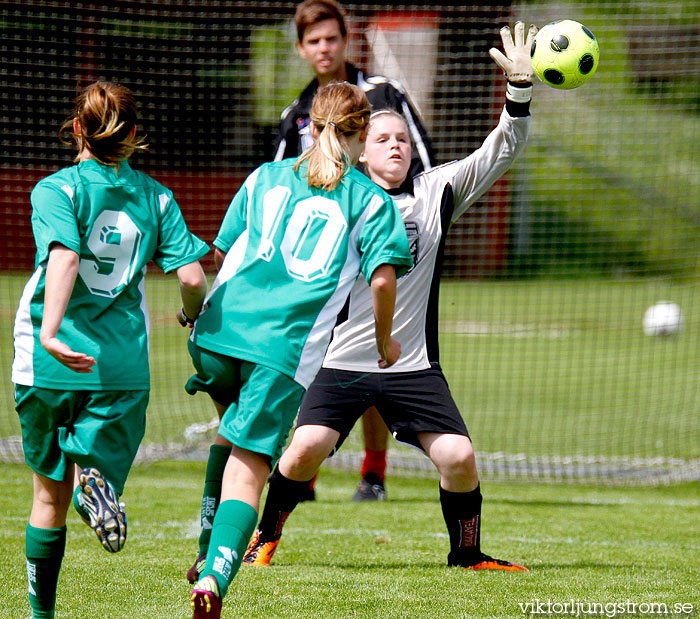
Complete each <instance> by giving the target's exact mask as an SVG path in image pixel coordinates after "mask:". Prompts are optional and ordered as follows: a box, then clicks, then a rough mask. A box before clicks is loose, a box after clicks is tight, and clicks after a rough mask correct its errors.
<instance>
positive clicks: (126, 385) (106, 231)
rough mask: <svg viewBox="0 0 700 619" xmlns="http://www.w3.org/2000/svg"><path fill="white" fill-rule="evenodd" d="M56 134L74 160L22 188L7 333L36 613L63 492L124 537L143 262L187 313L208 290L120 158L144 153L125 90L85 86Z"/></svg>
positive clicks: (176, 219) (62, 523)
mask: <svg viewBox="0 0 700 619" xmlns="http://www.w3.org/2000/svg"><path fill="white" fill-rule="evenodd" d="M66 130H68V131H71V136H72V139H73V140H74V142H75V144H76V145H77V147H78V156H77V158H76V163H77V165H75V166H71V167H68V168H64V169H62V170H59V171H58V172H56V173H55V174H52V175H51V176H49V177H47V178H44V179H43V180H41V181H40V182H39V183H38V184H37V186H36V187H35V188H34V190H33V191H32V196H31V202H32V230H33V232H34V237H35V241H36V247H37V255H36V270H35V272H34V274H33V276H32V277H31V279H30V280H29V282H28V283H27V285H26V286H25V289H24V293H23V295H22V298H21V300H20V303H19V308H18V310H17V316H16V319H15V330H14V335H15V359H14V362H13V367H12V380H13V382H14V383H15V399H16V409H17V412H18V414H19V419H20V424H21V426H22V439H23V447H24V455H25V460H26V462H27V464H28V465H29V466H30V467H31V469H32V470H33V473H34V475H33V477H34V498H33V503H32V510H31V514H30V516H29V523H28V525H27V535H26V556H27V577H28V585H29V586H28V591H29V602H30V605H31V608H32V618H33V619H43V618H46V617H49V618H52V617H54V608H55V605H56V588H57V582H58V574H59V571H60V568H61V562H62V559H63V555H64V550H65V543H66V515H67V512H68V508H69V505H70V504H71V500H72V501H73V503H74V505H75V507H76V509H77V511H78V513H79V514H80V516H81V517H82V518H83V519H84V520H85V521H86V522H88V523H89V524H90V526H91V527H92V528H93V529H94V531H95V533H96V534H97V537H98V539H99V540H100V542H101V544H102V545H103V546H104V548H105V549H107V550H108V551H110V552H117V551H119V550H120V549H121V548H122V547H123V545H124V542H125V541H126V515H125V513H124V510H123V507H122V506H120V504H119V495H120V494H121V493H122V492H123V489H124V483H125V481H126V477H127V474H128V472H129V468H130V467H131V464H132V462H133V460H134V457H135V456H136V452H137V450H138V447H139V444H140V442H141V439H142V438H143V435H144V431H145V413H146V406H147V404H148V395H149V386H150V385H149V384H150V377H149V370H148V330H147V321H148V313H147V310H146V306H145V299H144V297H143V294H144V293H143V277H144V274H145V267H146V264H147V263H148V262H149V261H151V260H153V261H154V262H155V263H156V264H157V265H158V266H159V267H161V268H162V269H163V270H164V271H165V272H169V271H175V272H176V274H177V278H178V280H179V283H180V292H181V296H182V302H183V306H184V309H183V311H184V312H185V313H186V314H188V315H196V314H197V312H198V311H199V309H200V308H201V305H202V301H203V299H204V296H205V293H206V280H205V277H204V273H203V271H202V268H201V266H200V264H199V262H198V260H199V258H201V257H202V256H203V255H204V254H206V253H207V251H208V248H207V246H206V244H205V243H203V242H202V241H201V240H199V239H198V238H197V237H195V236H193V235H192V234H190V232H189V231H188V230H187V226H186V225H185V222H184V220H183V218H182V215H181V213H180V209H179V207H178V206H177V203H176V202H175V200H174V199H173V196H172V193H171V192H170V191H169V190H168V189H166V188H165V187H163V186H162V185H160V184H159V183H157V182H156V181H155V180H153V179H152V178H150V177H149V176H147V175H145V174H142V173H140V172H137V171H135V170H132V169H131V167H130V166H129V164H128V161H127V160H128V158H129V157H130V156H131V154H132V153H133V152H134V151H136V150H141V149H144V148H145V147H146V146H145V144H144V143H143V139H139V138H137V137H136V131H137V130H136V104H135V101H134V97H133V95H132V94H131V92H130V91H129V90H128V89H126V88H124V87H122V86H119V85H116V84H112V83H106V82H96V83H94V84H92V85H90V86H88V87H87V88H86V89H85V90H84V91H83V92H82V93H80V94H79V95H78V98H77V100H76V107H75V112H74V114H73V115H72V116H71V118H70V119H69V120H68V121H67V122H66V123H65V124H64V126H63V127H62V128H61V132H60V133H59V135H61V134H63V133H64V132H65V131H66ZM74 485H75V492H74ZM18 612H20V611H18Z"/></svg>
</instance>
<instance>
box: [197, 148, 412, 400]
mask: <svg viewBox="0 0 700 619" xmlns="http://www.w3.org/2000/svg"><path fill="white" fill-rule="evenodd" d="M295 163H296V159H285V160H283V161H280V162H275V163H266V164H264V165H262V166H261V167H259V168H258V169H257V170H255V171H254V172H253V173H252V174H251V175H250V176H249V177H248V178H247V179H246V181H245V183H244V184H243V186H242V187H241V189H240V190H239V191H238V193H237V194H236V195H235V197H234V198H233V201H232V202H231V205H230V206H229V209H228V211H227V213H226V216H225V217H224V221H223V223H222V225H221V229H220V230H219V234H218V236H217V237H216V239H215V240H214V245H215V246H216V247H218V248H219V249H220V250H222V251H223V252H224V253H226V258H225V259H224V262H223V264H222V266H221V269H220V271H219V273H218V275H217V277H216V280H215V281H214V284H213V285H212V288H211V290H210V292H209V295H208V297H207V299H206V300H205V302H204V308H203V310H202V313H201V314H200V315H199V318H198V319H197V322H196V323H195V328H194V330H193V333H192V338H193V341H194V343H195V344H196V345H197V346H199V347H201V348H204V349H207V350H211V351H214V352H217V353H220V354H223V355H227V356H230V357H235V358H238V359H243V360H245V361H251V362H253V363H258V364H260V365H264V366H266V367H270V368H272V369H275V370H277V371H279V372H281V373H283V374H286V375H287V376H290V377H291V378H293V379H294V380H295V381H296V382H298V383H299V384H300V385H302V386H303V387H305V388H306V387H308V385H309V384H310V382H311V381H312V380H313V378H314V376H315V375H316V372H317V371H318V369H319V368H320V367H321V362H322V361H323V356H324V354H325V352H326V348H327V346H328V342H329V340H330V334H331V331H332V329H333V326H334V325H335V323H336V320H337V317H338V314H339V312H340V311H341V309H342V308H343V306H344V304H345V302H346V300H347V297H348V294H349V293H350V289H351V288H352V285H353V284H354V282H355V280H356V279H357V277H358V275H359V274H362V275H363V276H364V277H365V279H366V280H367V281H370V279H371V277H372V273H373V272H374V270H375V269H376V268H377V267H378V266H380V265H382V264H392V265H395V266H396V267H397V271H398V274H399V275H400V274H402V273H403V272H405V271H406V270H407V269H408V268H409V267H410V266H411V265H412V259H411V253H410V251H409V247H408V240H407V238H406V230H405V227H404V224H403V221H402V219H401V215H400V213H399V211H398V209H397V208H396V205H395V204H394V202H393V200H392V199H391V198H390V197H389V195H388V194H386V193H385V192H384V191H383V190H382V189H380V188H379V187H377V185H375V184H374V183H372V182H371V181H370V180H369V179H368V178H367V177H365V176H364V175H363V174H362V173H360V172H358V171H357V170H356V169H354V168H350V169H349V170H348V172H347V174H346V175H345V177H344V178H343V180H342V182H341V183H339V184H338V186H337V187H336V188H335V189H334V190H332V191H330V192H329V191H324V190H322V189H319V188H315V187H310V186H309V184H308V181H307V178H306V171H307V168H308V166H307V163H306V162H304V163H302V165H301V167H300V169H299V170H298V171H296V172H295V171H294V169H293V168H294V164H295Z"/></svg>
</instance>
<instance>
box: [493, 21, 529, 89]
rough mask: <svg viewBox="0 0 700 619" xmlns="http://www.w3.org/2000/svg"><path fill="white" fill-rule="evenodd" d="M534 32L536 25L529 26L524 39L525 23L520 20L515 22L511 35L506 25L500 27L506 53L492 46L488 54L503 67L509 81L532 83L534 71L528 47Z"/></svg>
mask: <svg viewBox="0 0 700 619" xmlns="http://www.w3.org/2000/svg"><path fill="white" fill-rule="evenodd" d="M536 34H537V26H530V29H529V30H528V32H527V39H526V38H525V24H524V23H523V22H521V21H518V22H515V33H514V34H513V35H512V36H511V32H510V28H509V27H508V26H503V28H501V40H502V41H503V49H504V50H505V52H506V53H505V55H504V54H503V52H501V51H500V50H498V49H496V48H495V47H492V48H491V49H490V50H489V55H490V56H491V58H493V60H494V62H495V63H496V64H497V65H498V66H499V67H501V69H503V72H504V73H505V74H506V78H507V79H508V81H509V82H512V83H514V84H523V85H525V83H528V84H531V83H532V78H533V77H534V75H535V72H534V71H533V70H532V63H531V62H530V48H531V47H532V40H533V39H534V38H535V35H536Z"/></svg>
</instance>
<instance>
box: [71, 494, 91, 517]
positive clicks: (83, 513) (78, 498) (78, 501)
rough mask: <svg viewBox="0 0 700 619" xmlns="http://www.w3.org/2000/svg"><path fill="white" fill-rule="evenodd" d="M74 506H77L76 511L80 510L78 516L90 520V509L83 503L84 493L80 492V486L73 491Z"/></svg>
mask: <svg viewBox="0 0 700 619" xmlns="http://www.w3.org/2000/svg"><path fill="white" fill-rule="evenodd" d="M73 507H75V511H76V512H78V516H80V517H81V518H82V519H83V520H87V521H88V522H90V514H89V513H88V510H87V509H85V505H83V494H82V492H80V486H78V487H77V488H76V489H75V491H74V492H73Z"/></svg>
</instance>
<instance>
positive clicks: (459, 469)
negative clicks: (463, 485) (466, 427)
mask: <svg viewBox="0 0 700 619" xmlns="http://www.w3.org/2000/svg"><path fill="white" fill-rule="evenodd" d="M437 464H438V468H439V469H440V472H441V474H442V475H444V476H447V477H451V478H455V479H457V478H460V479H471V478H474V477H476V458H475V456H474V448H473V447H472V443H471V441H470V440H469V439H468V438H467V437H466V436H458V435H454V438H450V440H449V442H448V444H446V445H444V446H443V449H442V457H441V458H440V462H439V463H437Z"/></svg>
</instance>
